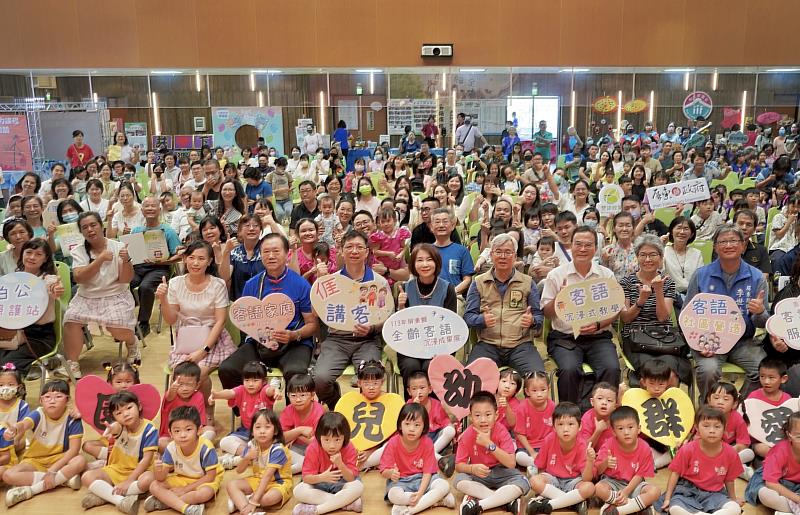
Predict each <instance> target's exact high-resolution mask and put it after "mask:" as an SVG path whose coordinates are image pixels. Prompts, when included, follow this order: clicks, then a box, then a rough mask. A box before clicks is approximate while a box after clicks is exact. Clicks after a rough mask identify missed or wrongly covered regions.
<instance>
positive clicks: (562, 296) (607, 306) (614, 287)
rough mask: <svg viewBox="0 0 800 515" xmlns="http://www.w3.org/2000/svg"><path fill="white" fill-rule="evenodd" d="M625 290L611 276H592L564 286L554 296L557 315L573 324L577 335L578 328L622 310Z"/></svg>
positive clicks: (573, 331) (579, 330)
mask: <svg viewBox="0 0 800 515" xmlns="http://www.w3.org/2000/svg"><path fill="white" fill-rule="evenodd" d="M624 306H625V292H624V291H622V286H620V285H619V283H618V282H617V281H616V280H615V279H613V278H608V279H592V280H590V281H582V282H579V283H575V284H571V285H569V286H565V287H563V288H562V289H561V291H560V292H558V295H557V296H556V315H557V316H558V318H559V319H561V320H562V321H563V322H566V323H567V324H569V325H571V326H572V333H573V335H574V336H575V337H576V338H577V337H578V335H579V334H580V333H581V327H583V326H585V325H589V324H594V323H595V322H602V321H603V320H608V319H609V318H612V317H613V316H614V315H616V314H617V313H619V312H620V311H622V308H623V307H624Z"/></svg>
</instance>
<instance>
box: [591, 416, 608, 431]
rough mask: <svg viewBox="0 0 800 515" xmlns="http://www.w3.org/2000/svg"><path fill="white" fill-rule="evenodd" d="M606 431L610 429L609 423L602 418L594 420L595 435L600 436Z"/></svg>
mask: <svg viewBox="0 0 800 515" xmlns="http://www.w3.org/2000/svg"><path fill="white" fill-rule="evenodd" d="M606 429H608V422H606V421H605V420H603V419H602V418H601V419H594V432H595V433H597V434H600V433H602V432H603V431H605V430H606Z"/></svg>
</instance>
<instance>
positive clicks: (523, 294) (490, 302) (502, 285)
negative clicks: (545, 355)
mask: <svg viewBox="0 0 800 515" xmlns="http://www.w3.org/2000/svg"><path fill="white" fill-rule="evenodd" d="M491 254H492V263H493V266H492V269H491V270H489V271H488V272H486V273H485V274H481V275H479V276H477V277H476V278H475V280H474V281H473V282H472V284H471V285H470V287H469V292H468V293H467V307H466V310H465V312H464V320H465V321H466V322H467V325H468V326H469V327H471V328H474V329H475V330H476V331H477V333H478V343H476V344H475V346H474V347H473V348H472V352H470V354H469V359H468V360H467V362H468V363H471V362H473V361H475V360H476V359H478V358H489V359H491V360H492V361H494V362H495V363H497V366H508V367H511V368H513V369H514V370H516V371H517V372H519V373H520V375H522V376H525V375H527V374H529V373H531V372H534V371H539V372H543V371H544V362H543V361H542V357H541V356H539V353H538V352H537V351H536V348H535V347H534V346H533V338H532V336H531V329H534V328H536V327H541V326H542V321H543V317H542V311H541V309H539V290H537V289H536V284H535V283H534V282H533V278H532V277H531V276H529V275H526V274H523V273H522V272H520V271H519V270H517V269H516V268H515V267H514V261H515V260H516V256H517V240H516V239H514V238H513V237H512V236H511V235H509V234H498V235H497V236H495V237H494V239H493V240H492V243H491Z"/></svg>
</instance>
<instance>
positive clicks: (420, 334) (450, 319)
mask: <svg viewBox="0 0 800 515" xmlns="http://www.w3.org/2000/svg"><path fill="white" fill-rule="evenodd" d="M382 334H383V341H385V342H386V343H387V344H388V345H389V347H391V348H393V349H394V350H395V351H397V352H398V353H399V354H403V355H404V356H411V357H413V358H419V359H431V358H433V357H434V356H438V355H440V354H452V353H454V352H455V351H457V350H458V349H460V348H461V347H463V346H464V344H465V343H466V342H467V339H468V338H469V328H468V327H467V323H466V322H464V319H463V318H461V317H460V316H458V314H457V313H453V312H452V311H450V310H449V309H445V308H441V307H438V306H414V307H410V308H405V309H401V310H400V311H398V312H397V313H395V314H393V315H392V316H390V317H389V319H388V320H387V321H386V322H384V323H383V331H382Z"/></svg>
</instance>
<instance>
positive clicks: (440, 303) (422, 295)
mask: <svg viewBox="0 0 800 515" xmlns="http://www.w3.org/2000/svg"><path fill="white" fill-rule="evenodd" d="M409 269H410V271H411V274H412V275H413V276H414V277H412V278H411V279H409V280H408V282H406V284H405V285H404V286H403V289H402V290H401V291H400V294H399V295H398V296H397V309H398V310H401V309H403V308H411V307H414V306H437V307H442V308H446V309H449V310H450V311H452V312H453V313H456V312H457V311H456V310H457V297H456V289H455V286H453V285H452V284H451V283H450V282H449V281H446V280H444V279H442V278H441V277H439V272H441V271H442V257H441V255H440V254H439V251H438V250H437V249H436V247H435V246H433V245H431V244H430V243H420V244H419V245H417V246H416V247H414V250H413V251H412V252H411V261H410V266H409ZM430 362H431V360H429V359H420V358H413V357H410V356H404V355H402V354H398V355H397V366H398V367H399V368H400V374H401V375H402V376H403V383H404V384H405V383H406V382H407V380H408V377H409V376H410V375H411V374H413V373H414V372H418V371H420V370H421V371H423V372H425V373H426V374H427V373H428V364H429V363H430Z"/></svg>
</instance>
